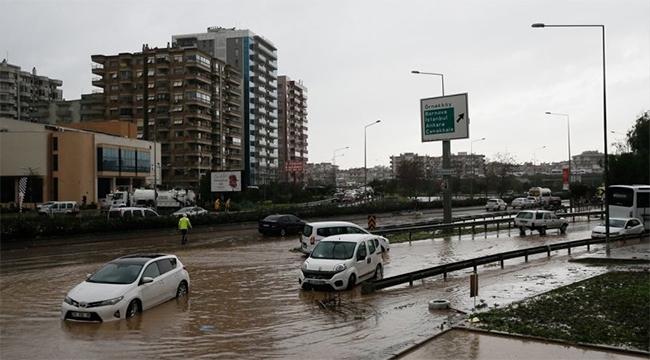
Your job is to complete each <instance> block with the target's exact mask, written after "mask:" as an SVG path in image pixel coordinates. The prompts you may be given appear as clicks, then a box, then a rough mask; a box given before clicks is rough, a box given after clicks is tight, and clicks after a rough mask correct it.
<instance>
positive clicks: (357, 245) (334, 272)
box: [298, 234, 384, 290]
mask: <svg viewBox="0 0 650 360" xmlns="http://www.w3.org/2000/svg"><path fill="white" fill-rule="evenodd" d="M383 276H384V263H383V259H382V255H381V249H380V245H379V237H378V236H377V235H373V234H344V235H335V236H330V237H328V238H325V239H323V240H321V241H320V242H319V243H318V245H316V247H315V248H314V251H312V252H311V254H310V255H309V257H308V258H307V260H305V261H304V262H303V263H302V266H301V267H300V274H299V275H298V283H299V284H300V286H301V287H302V288H303V289H312V288H319V287H321V288H331V289H334V290H344V289H347V290H350V289H352V288H353V287H354V286H355V285H356V284H359V283H361V282H363V281H365V280H368V279H371V278H377V279H381V278H382V277H383Z"/></svg>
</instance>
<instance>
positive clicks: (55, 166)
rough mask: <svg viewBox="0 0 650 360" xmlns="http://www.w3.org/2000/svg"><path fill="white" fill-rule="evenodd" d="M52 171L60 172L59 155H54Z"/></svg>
mask: <svg viewBox="0 0 650 360" xmlns="http://www.w3.org/2000/svg"><path fill="white" fill-rule="evenodd" d="M52 171H59V155H57V154H54V155H52Z"/></svg>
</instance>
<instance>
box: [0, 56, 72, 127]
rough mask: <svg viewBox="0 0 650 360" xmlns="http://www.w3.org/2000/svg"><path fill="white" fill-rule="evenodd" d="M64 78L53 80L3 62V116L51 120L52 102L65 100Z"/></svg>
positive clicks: (0, 87) (0, 86) (0, 112)
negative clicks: (49, 110) (50, 108)
mask: <svg viewBox="0 0 650 360" xmlns="http://www.w3.org/2000/svg"><path fill="white" fill-rule="evenodd" d="M61 86H63V81H61V80H56V79H50V78H48V77H46V76H40V75H37V74H36V68H32V72H31V73H30V72H27V71H22V70H21V68H20V67H19V66H16V65H12V64H9V63H8V62H7V60H6V59H4V60H2V63H0V117H3V118H7V119H15V120H22V121H29V122H34V123H48V118H49V113H48V109H49V104H50V103H51V102H54V101H57V100H62V99H63V90H61V89H60V87H61Z"/></svg>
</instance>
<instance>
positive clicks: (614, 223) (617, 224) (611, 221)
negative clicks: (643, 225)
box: [600, 219, 625, 228]
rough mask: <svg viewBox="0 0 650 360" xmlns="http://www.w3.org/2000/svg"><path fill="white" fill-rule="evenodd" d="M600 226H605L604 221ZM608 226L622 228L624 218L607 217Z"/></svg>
mask: <svg viewBox="0 0 650 360" xmlns="http://www.w3.org/2000/svg"><path fill="white" fill-rule="evenodd" d="M600 226H605V222H604V221H603V222H601V223H600ZM609 226H610V227H617V228H624V227H625V220H619V219H609Z"/></svg>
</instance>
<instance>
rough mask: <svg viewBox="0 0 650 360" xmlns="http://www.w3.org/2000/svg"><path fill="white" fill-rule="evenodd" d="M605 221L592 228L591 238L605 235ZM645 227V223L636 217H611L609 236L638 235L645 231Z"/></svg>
mask: <svg viewBox="0 0 650 360" xmlns="http://www.w3.org/2000/svg"><path fill="white" fill-rule="evenodd" d="M606 230H607V229H606V228H605V222H604V221H603V222H602V223H600V225H598V226H596V227H595V228H594V229H593V230H591V238H592V239H598V238H604V237H605V232H606ZM644 231H645V229H644V227H643V224H642V223H641V221H639V219H636V218H628V219H626V218H609V236H610V237H617V236H625V235H635V234H636V235H638V234H641V233H642V232H644Z"/></svg>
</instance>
